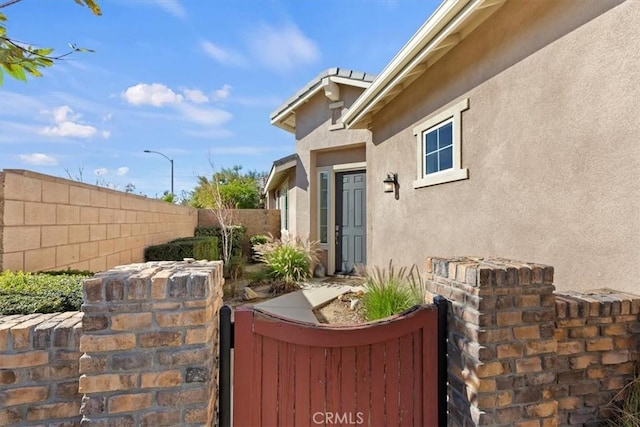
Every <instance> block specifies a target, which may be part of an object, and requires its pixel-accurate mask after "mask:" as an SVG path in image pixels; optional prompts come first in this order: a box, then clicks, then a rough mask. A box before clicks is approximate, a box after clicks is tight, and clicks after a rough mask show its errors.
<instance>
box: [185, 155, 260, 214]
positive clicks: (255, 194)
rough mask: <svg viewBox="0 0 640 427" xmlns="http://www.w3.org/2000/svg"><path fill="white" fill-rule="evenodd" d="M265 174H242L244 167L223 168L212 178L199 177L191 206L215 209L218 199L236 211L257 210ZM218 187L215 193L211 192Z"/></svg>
mask: <svg viewBox="0 0 640 427" xmlns="http://www.w3.org/2000/svg"><path fill="white" fill-rule="evenodd" d="M263 175H264V173H258V172H255V171H249V172H247V173H243V172H242V166H239V165H236V166H233V167H232V168H230V169H227V168H222V169H221V170H220V171H216V172H214V173H213V174H211V178H210V179H209V178H207V177H206V176H198V185H197V186H196V187H195V188H194V189H193V191H192V193H191V197H190V200H189V205H191V206H193V207H194V208H200V209H214V208H215V204H216V197H214V195H215V196H219V198H221V199H222V200H223V201H224V202H225V203H228V204H231V205H233V206H235V209H256V208H259V207H260V181H261V178H262V176H263ZM212 186H216V187H217V189H216V190H215V191H213V192H212V191H211V188H212Z"/></svg>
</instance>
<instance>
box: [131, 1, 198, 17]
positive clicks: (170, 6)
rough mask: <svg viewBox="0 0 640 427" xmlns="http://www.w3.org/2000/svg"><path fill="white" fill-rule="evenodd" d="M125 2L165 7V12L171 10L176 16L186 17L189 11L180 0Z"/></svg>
mask: <svg viewBox="0 0 640 427" xmlns="http://www.w3.org/2000/svg"><path fill="white" fill-rule="evenodd" d="M123 3H125V4H143V5H149V6H155V7H159V8H161V9H164V11H165V12H169V13H170V14H172V15H173V16H175V17H176V18H180V19H184V18H186V16H187V11H186V10H185V9H184V6H182V3H180V1H179V0H126V1H123Z"/></svg>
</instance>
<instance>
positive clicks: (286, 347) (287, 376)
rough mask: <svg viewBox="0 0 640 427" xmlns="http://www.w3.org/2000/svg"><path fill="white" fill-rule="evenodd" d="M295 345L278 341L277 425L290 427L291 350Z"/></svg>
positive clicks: (292, 384)
mask: <svg viewBox="0 0 640 427" xmlns="http://www.w3.org/2000/svg"><path fill="white" fill-rule="evenodd" d="M294 351H295V347H294V346H293V345H291V344H288V343H286V342H281V343H278V354H279V360H278V426H279V427H290V426H293V421H294V404H295V403H294V402H295V395H296V389H295V371H294V370H293V369H292V368H293V366H294V357H293V352H294Z"/></svg>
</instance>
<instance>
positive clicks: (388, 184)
mask: <svg viewBox="0 0 640 427" xmlns="http://www.w3.org/2000/svg"><path fill="white" fill-rule="evenodd" d="M382 183H383V184H384V192H385V193H393V192H395V190H396V186H397V185H398V174H397V173H388V174H387V177H386V178H385V179H384V181H382Z"/></svg>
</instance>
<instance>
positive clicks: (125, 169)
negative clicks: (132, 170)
mask: <svg viewBox="0 0 640 427" xmlns="http://www.w3.org/2000/svg"><path fill="white" fill-rule="evenodd" d="M128 173H129V168H128V167H126V166H122V167H119V168H118V169H117V170H116V175H118V176H124V175H126V174H128Z"/></svg>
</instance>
